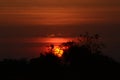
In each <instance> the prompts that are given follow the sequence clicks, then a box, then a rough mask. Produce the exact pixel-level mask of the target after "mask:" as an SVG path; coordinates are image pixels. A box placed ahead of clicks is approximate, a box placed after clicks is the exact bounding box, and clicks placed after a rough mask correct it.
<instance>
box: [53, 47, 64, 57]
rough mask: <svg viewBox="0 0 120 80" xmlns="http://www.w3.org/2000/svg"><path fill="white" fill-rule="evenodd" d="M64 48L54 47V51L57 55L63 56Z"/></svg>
mask: <svg viewBox="0 0 120 80" xmlns="http://www.w3.org/2000/svg"><path fill="white" fill-rule="evenodd" d="M63 52H64V51H63V50H62V49H60V48H59V47H55V48H54V49H53V53H54V54H55V55H56V56H58V57H62V55H63Z"/></svg>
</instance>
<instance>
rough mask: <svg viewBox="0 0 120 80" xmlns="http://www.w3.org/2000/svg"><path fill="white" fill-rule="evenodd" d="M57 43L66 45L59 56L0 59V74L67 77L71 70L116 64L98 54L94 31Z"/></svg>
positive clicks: (28, 77) (71, 74)
mask: <svg viewBox="0 0 120 80" xmlns="http://www.w3.org/2000/svg"><path fill="white" fill-rule="evenodd" d="M61 46H64V47H67V48H66V49H65V50H64V54H63V55H62V57H60V58H59V57H57V56H55V55H54V53H52V51H50V52H49V53H45V54H40V56H39V57H38V58H33V59H30V60H26V59H21V60H12V59H4V60H3V61H1V62H0V72H1V73H2V75H4V76H7V77H4V78H5V79H7V78H9V79H14V78H15V80H16V79H18V78H19V79H20V78H21V79H30V80H31V79H32V80H35V79H40V78H44V79H45V78H47V76H51V77H52V78H53V77H55V76H56V77H59V78H62V79H63V78H65V79H66V78H67V79H69V78H70V77H75V76H76V75H77V73H74V74H73V71H78V72H81V73H83V72H85V71H91V69H95V68H97V69H96V70H97V71H99V69H100V68H99V67H100V66H102V67H103V68H102V69H104V70H106V69H107V68H108V67H110V66H120V64H119V63H117V62H116V61H114V60H113V59H112V58H110V57H107V56H104V55H102V52H101V49H102V47H103V43H102V42H101V40H100V36H99V35H98V34H95V35H94V36H91V35H90V34H88V33H86V34H84V35H80V36H79V37H78V40H77V41H69V42H66V43H63V44H61ZM53 48H54V45H51V49H53ZM106 66H107V67H106ZM111 69H113V68H111ZM40 73H41V74H40ZM2 75H1V76H2ZM9 76H11V77H9ZM43 76H46V77H43ZM79 78H80V77H79Z"/></svg>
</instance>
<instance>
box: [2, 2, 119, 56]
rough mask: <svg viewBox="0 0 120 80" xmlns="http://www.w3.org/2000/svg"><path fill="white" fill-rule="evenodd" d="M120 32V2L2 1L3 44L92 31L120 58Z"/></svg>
mask: <svg viewBox="0 0 120 80" xmlns="http://www.w3.org/2000/svg"><path fill="white" fill-rule="evenodd" d="M119 30H120V0H0V39H2V40H3V39H6V38H7V39H9V38H24V37H25V38H27V37H29V38H30V37H43V36H44V37H45V36H48V35H51V34H61V36H64V37H68V36H72V37H74V36H76V35H79V34H80V33H84V32H86V31H88V32H91V33H98V34H101V35H103V37H105V38H107V39H108V41H107V42H108V43H112V45H111V49H112V48H113V49H114V51H116V56H118V53H119V49H118V48H119V47H120V45H119V44H118V41H119V40H120V38H119V35H118V34H120V31H119ZM0 43H2V42H0ZM1 47H2V46H0V48H1ZM111 49H109V50H108V51H109V52H112V51H111ZM0 51H2V50H0ZM114 51H113V52H114ZM111 54H112V53H111ZM119 56H120V55H119Z"/></svg>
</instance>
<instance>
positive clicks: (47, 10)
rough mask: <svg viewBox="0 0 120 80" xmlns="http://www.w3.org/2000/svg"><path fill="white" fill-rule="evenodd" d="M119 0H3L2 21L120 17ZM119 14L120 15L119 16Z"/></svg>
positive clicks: (55, 22) (52, 22)
mask: <svg viewBox="0 0 120 80" xmlns="http://www.w3.org/2000/svg"><path fill="white" fill-rule="evenodd" d="M119 9H120V1H119V0H100V1H98V0H17V1H16V0H2V1H0V23H1V24H8V25H12V24H16V25H20V24H21V25H28V26H29V25H66V24H69V25H71V24H78V23H79V24H80V23H88V22H89V23H92V22H106V21H108V22H109V21H110V20H111V19H112V21H115V22H116V21H119V20H118V19H119V18H120V17H119V14H120V10H119ZM118 17H119V18H118Z"/></svg>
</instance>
